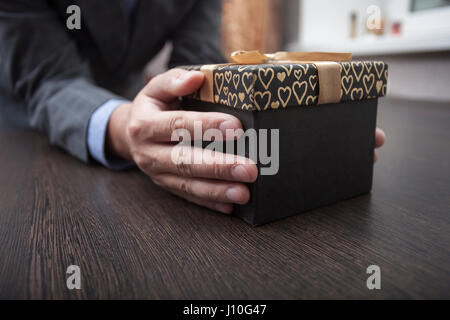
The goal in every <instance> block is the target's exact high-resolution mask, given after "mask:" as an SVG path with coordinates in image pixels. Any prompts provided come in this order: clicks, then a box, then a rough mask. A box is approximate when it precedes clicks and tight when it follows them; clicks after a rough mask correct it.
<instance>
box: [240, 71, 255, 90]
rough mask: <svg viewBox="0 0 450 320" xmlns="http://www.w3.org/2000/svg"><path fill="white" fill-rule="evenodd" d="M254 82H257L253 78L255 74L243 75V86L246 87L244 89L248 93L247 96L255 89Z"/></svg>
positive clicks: (246, 73) (247, 73)
mask: <svg viewBox="0 0 450 320" xmlns="http://www.w3.org/2000/svg"><path fill="white" fill-rule="evenodd" d="M254 82H255V78H254V76H253V73H251V72H245V73H244V74H243V75H242V84H243V85H244V89H245V92H247V94H249V93H250V90H251V89H252V88H253V83H254Z"/></svg>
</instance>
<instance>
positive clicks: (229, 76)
mask: <svg viewBox="0 0 450 320" xmlns="http://www.w3.org/2000/svg"><path fill="white" fill-rule="evenodd" d="M225 80H226V81H227V83H230V81H231V71H226V72H225Z"/></svg>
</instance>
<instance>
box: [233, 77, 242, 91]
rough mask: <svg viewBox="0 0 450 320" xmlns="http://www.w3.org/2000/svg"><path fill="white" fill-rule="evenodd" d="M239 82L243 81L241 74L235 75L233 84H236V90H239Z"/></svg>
mask: <svg viewBox="0 0 450 320" xmlns="http://www.w3.org/2000/svg"><path fill="white" fill-rule="evenodd" d="M239 80H241V76H240V75H239V74H235V75H234V76H233V84H234V88H235V89H236V90H237V87H238V84H239Z"/></svg>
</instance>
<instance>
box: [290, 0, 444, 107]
mask: <svg viewBox="0 0 450 320" xmlns="http://www.w3.org/2000/svg"><path fill="white" fill-rule="evenodd" d="M283 3H284V8H283V12H285V21H284V23H283V33H284V37H283V40H284V42H283V46H284V48H285V49H286V50H305V51H323V50H331V51H332V50H333V48H336V47H338V48H339V49H338V50H336V51H353V50H351V49H349V48H346V44H348V45H349V47H351V45H352V44H354V42H352V40H351V39H350V14H351V12H353V11H354V12H357V15H358V17H357V26H358V37H360V38H362V39H364V41H367V43H368V44H372V45H373V43H375V44H377V43H378V42H377V39H375V38H373V39H372V38H370V36H369V37H367V34H364V33H365V30H364V27H363V26H364V19H365V15H366V9H367V7H368V6H369V5H373V4H375V5H378V6H380V8H381V9H382V14H383V17H385V19H386V20H387V21H391V22H392V21H402V22H403V24H402V28H403V30H402V31H403V32H404V33H407V34H408V35H410V36H420V35H421V33H424V34H425V36H424V37H425V38H427V36H426V33H425V32H430V31H432V32H433V33H432V34H433V35H436V34H441V33H442V34H444V35H445V34H446V33H447V32H448V30H449V28H448V22H449V20H450V19H448V18H447V19H446V18H445V17H448V14H447V15H445V14H444V13H445V12H444V11H443V10H441V11H440V13H442V14H441V15H440V16H439V18H438V19H435V21H432V23H430V22H429V19H428V20H426V19H424V16H426V15H422V14H415V15H414V16H413V19H411V18H410V19H404V18H405V12H408V10H409V4H410V1H409V0H395V1H386V0H339V1H336V0H301V1H300V0H285V1H284V2H283ZM438 10H440V9H438ZM447 10H448V8H447ZM447 12H448V11H447ZM286 13H287V14H286ZM427 21H428V23H427ZM389 27H390V26H389V25H387V28H389ZM426 28H428V30H425V29H426ZM372 37H375V36H372ZM444 38H445V36H444ZM447 38H448V37H447ZM448 40H449V39H447V41H446V42H448ZM394 41H395V39H394ZM339 44H341V47H339ZM342 44H344V45H343V46H342ZM362 46H364V43H362ZM419 46H420V43H419ZM328 48H329V49H328ZM355 59H357V60H383V61H386V62H387V63H388V64H389V84H388V94H389V95H390V96H392V97H400V98H408V99H416V100H429V101H441V102H450V90H449V88H450V51H440V52H433V51H430V52H422V53H414V52H409V53H407V52H404V53H396V54H383V55H380V54H378V55H376V56H375V55H373V54H372V55H366V56H363V55H359V56H357V57H355Z"/></svg>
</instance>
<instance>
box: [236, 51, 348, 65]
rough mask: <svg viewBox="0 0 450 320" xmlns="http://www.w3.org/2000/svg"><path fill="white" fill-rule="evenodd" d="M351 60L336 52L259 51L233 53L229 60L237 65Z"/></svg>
mask: <svg viewBox="0 0 450 320" xmlns="http://www.w3.org/2000/svg"><path fill="white" fill-rule="evenodd" d="M351 59H352V54H351V53H338V52H286V51H279V52H276V53H266V54H262V53H260V52H259V51H257V50H256V51H235V52H233V53H232V54H231V60H232V61H233V62H234V63H237V64H263V63H273V62H277V63H282V62H316V61H333V62H347V61H350V60H351Z"/></svg>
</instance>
